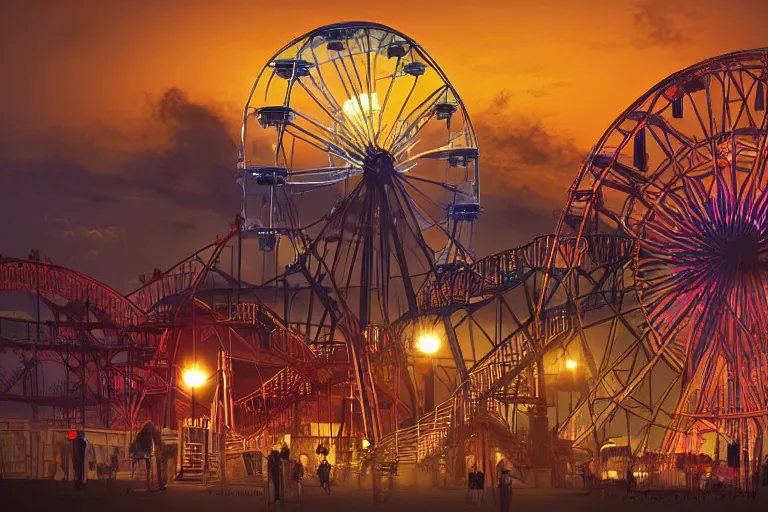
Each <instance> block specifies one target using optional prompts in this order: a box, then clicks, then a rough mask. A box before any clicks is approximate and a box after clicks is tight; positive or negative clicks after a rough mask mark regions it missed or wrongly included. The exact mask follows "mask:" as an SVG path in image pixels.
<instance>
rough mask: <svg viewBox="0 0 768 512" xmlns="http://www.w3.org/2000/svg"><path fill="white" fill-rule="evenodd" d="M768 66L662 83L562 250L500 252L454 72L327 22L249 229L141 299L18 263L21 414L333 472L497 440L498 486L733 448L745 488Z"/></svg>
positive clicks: (355, 26)
mask: <svg viewBox="0 0 768 512" xmlns="http://www.w3.org/2000/svg"><path fill="white" fill-rule="evenodd" d="M767 59H768V50H766V49H759V50H753V51H744V52H739V53H734V54H728V55H724V56H721V57H717V58H714V59H710V60H708V61H705V62H703V63H700V64H697V65H695V66H692V67H690V68H688V69H686V70H684V71H681V72H678V73H675V74H674V75H672V76H670V77H669V78H667V79H665V80H663V81H662V82H660V83H659V84H658V85H657V86H655V87H654V88H652V89H651V90H650V91H649V92H648V93H646V94H645V95H643V96H642V97H641V98H640V99H639V100H637V101H636V102H634V103H633V104H632V106H631V107H630V108H629V109H627V110H626V111H625V112H624V113H622V114H621V116H619V118H618V119H617V120H616V121H615V122H614V123H613V124H612V125H611V127H610V128H609V129H608V131H607V132H606V133H605V135H603V137H601V139H600V140H599V141H598V143H597V144H596V145H595V146H594V148H593V149H592V151H591V152H590V153H589V155H588V156H587V158H586V159H585V160H584V162H583V164H582V166H581V168H580V169H579V171H578V174H577V177H576V180H575V181H574V183H573V185H572V186H571V188H570V191H569V195H568V201H567V205H566V208H565V209H564V210H563V213H562V215H561V217H560V220H559V223H558V225H557V229H556V231H555V233H554V234H553V235H549V236H545V237H541V238H538V239H535V240H533V241H532V242H530V243H529V244H527V245H525V246H523V247H519V248H516V249H512V250H509V251H506V252H503V253H500V254H496V255H493V256H488V257H485V258H480V259H478V258H476V257H475V256H474V254H473V253H472V251H471V250H470V245H471V236H472V228H473V223H474V222H475V221H476V220H477V219H478V217H479V216H480V213H481V208H480V188H479V176H480V173H479V167H478V162H479V152H478V144H477V140H476V137H475V133H474V131H473V128H472V124H471V122H470V119H469V115H468V113H467V111H466V109H465V107H464V104H463V103H462V101H461V99H460V98H459V95H458V93H457V92H456V90H455V89H454V87H453V86H452V85H451V83H450V81H449V80H448V78H447V76H446V75H445V73H444V72H443V71H442V70H441V69H440V68H439V67H438V65H437V64H436V62H435V61H434V60H433V59H432V58H431V57H430V56H429V55H428V54H427V53H426V51H425V50H424V49H422V48H421V47H420V46H419V45H418V44H417V43H416V42H415V41H413V40H412V39H410V38H409V37H407V36H405V35H404V34H401V33H399V32H397V31H395V30H392V29H390V28H388V27H385V26H382V25H377V24H372V23H357V22H354V23H342V24H337V25H332V26H327V27H323V28H320V29H317V30H314V31H312V32H310V33H308V34H306V35H304V36H301V37H299V38H297V39H295V40H294V41H292V42H291V43H289V44H288V45H286V46H285V47H284V48H283V49H281V50H280V51H279V52H277V53H276V54H275V56H274V57H273V58H272V59H270V60H269V62H268V63H267V65H266V66H265V67H264V68H263V69H262V71H261V72H260V73H259V75H258V77H257V79H256V82H255V84H254V86H253V89H252V90H251V94H250V96H249V97H248V100H247V103H246V106H245V110H244V112H243V128H242V139H241V147H240V154H239V158H238V169H237V180H238V184H239V185H240V186H241V189H242V208H241V212H240V214H239V215H238V216H237V218H236V221H235V223H234V226H233V227H232V229H231V230H230V231H229V232H228V233H227V234H226V235H225V236H223V237H220V238H217V239H216V241H215V242H214V243H212V244H211V245H209V246H207V247H205V248H203V249H201V250H200V251H198V252H197V253H195V254H193V255H192V256H190V257H188V258H185V259H184V260H183V261H181V262H180V263H178V264H177V265H175V266H173V267H172V268H170V269H168V270H166V271H165V272H157V273H156V274H155V275H154V276H152V277H151V278H148V279H146V280H145V281H143V285H142V286H141V287H140V288H139V289H137V290H135V291H134V292H132V293H130V294H128V295H126V296H124V295H121V294H120V293H118V292H116V291H114V290H113V289H111V288H110V287H109V286H107V285H105V284H103V283H100V282H97V281H95V280H93V279H91V278H88V277H87V276H85V275H83V274H81V273H78V272H75V271H72V270H68V269H65V268H62V267H58V266H56V265H54V264H53V263H51V262H48V261H42V260H41V259H40V258H39V257H31V258H30V259H29V260H15V259H4V260H2V262H1V263H0V290H2V291H3V292H17V293H19V294H22V293H26V294H28V295H29V296H30V297H31V298H32V300H30V301H28V303H25V302H23V301H22V300H19V302H18V303H19V304H20V307H19V309H20V310H26V311H27V312H28V313H29V311H32V310H33V311H32V314H27V315H21V314H17V315H13V316H4V317H2V318H0V343H2V347H3V348H4V349H5V350H6V354H8V353H9V352H8V351H9V350H10V351H12V352H13V353H14V354H17V355H18V358H19V359H18V364H17V365H16V366H15V367H14V368H13V370H12V371H11V372H6V373H5V374H3V375H0V377H1V378H0V400H2V401H5V402H9V401H17V402H23V403H27V404H31V406H32V407H33V410H34V411H35V414H36V415H38V416H39V417H41V418H43V417H47V418H50V419H57V420H60V421H64V422H66V423H67V425H68V426H72V427H75V426H77V427H85V426H100V427H103V428H130V429H134V430H135V429H136V428H138V427H139V426H140V425H141V424H142V422H143V421H145V420H152V421H153V422H155V423H157V424H160V425H163V426H165V427H167V428H170V429H175V428H179V426H180V425H181V424H182V420H184V419H188V418H190V417H191V418H199V417H204V418H207V419H208V420H209V421H210V422H211V424H212V425H214V428H215V429H216V430H217V431H218V432H220V433H223V434H225V435H226V436H227V438H228V439H238V440H241V441H242V442H243V443H245V444H249V443H258V444H257V446H258V447H259V449H262V450H266V449H269V447H271V446H272V445H273V444H274V443H276V442H279V441H280V440H281V439H285V437H284V435H290V436H294V437H301V436H305V437H308V438H313V439H318V438H322V439H325V440H326V441H325V442H326V443H329V444H333V445H334V447H335V449H336V452H335V461H336V463H337V464H343V463H352V462H353V460H358V461H360V460H365V459H369V460H374V461H378V462H377V463H378V464H382V463H383V462H382V461H388V462H390V463H391V462H396V463H398V464H400V465H401V466H403V465H408V464H414V465H415V464H420V463H423V462H424V461H428V460H434V461H440V466H441V467H442V468H444V469H445V471H446V472H447V474H453V475H454V477H455V478H460V477H462V476H464V475H465V474H466V469H465V463H466V461H465V459H464V455H465V452H466V450H467V449H468V448H467V447H474V446H478V444H477V443H480V445H482V446H481V447H480V448H478V449H477V450H476V453H478V455H477V457H478V458H477V459H476V460H477V461H478V462H479V463H481V464H482V465H484V466H485V467H486V468H490V467H492V466H493V465H495V463H496V460H490V456H488V453H489V450H495V451H497V452H498V453H500V454H502V455H503V456H504V457H506V458H507V459H510V460H513V461H514V462H515V463H516V464H518V465H520V466H522V467H533V468H547V467H549V468H551V467H553V466H554V465H556V464H557V463H558V461H559V460H565V459H568V460H575V459H578V458H579V456H580V455H581V454H585V455H584V456H585V457H589V455H590V454H598V453H600V451H601V449H602V448H603V447H605V446H606V444H607V443H613V444H619V445H625V446H626V447H627V450H628V453H630V454H631V456H632V457H633V458H635V459H636V460H647V459H648V458H649V457H650V454H656V455H673V454H677V453H695V454H699V453H704V452H707V453H709V455H710V456H711V457H712V458H714V459H715V460H716V461H717V460H719V459H721V458H722V455H723V454H722V453H721V444H728V445H729V446H731V447H733V446H737V447H738V448H736V450H737V451H739V462H740V471H741V476H742V478H743V480H744V481H745V482H746V481H747V480H748V477H749V476H750V475H752V474H753V473H754V471H755V469H756V468H757V465H758V464H759V461H760V460H761V457H762V445H763V431H764V429H765V427H766V418H768V416H767V414H768V403H766V401H767V398H766V390H767V388H766V386H767V385H768V380H766V379H767V378H768V375H767V374H768V360H766V350H767V347H766V339H768V333H767V332H766V328H768V325H767V322H768V320H766V316H765V314H764V311H765V310H766V308H767V306H768V304H766V293H765V290H766V286H768V266H767V265H768V260H766V255H768V192H766V185H768V176H766V161H767V160H766V155H767V154H768V153H767V152H768V147H766V140H767V135H768V126H766V121H767V120H768V117H766V110H765V107H766V105H765V103H766V87H768V61H767ZM29 305H32V306H31V308H30V307H29ZM440 372H442V373H440ZM437 384H440V386H438V385H437ZM441 393H442V396H441V397H440V396H439V395H440V394H441ZM574 393H575V394H576V398H575V400H574ZM563 396H569V397H570V399H569V400H567V401H564V400H563ZM436 402H437V403H436ZM44 411H45V412H44ZM553 427H554V429H553ZM481 431H483V432H492V433H493V435H488V436H481V437H482V439H480V438H479V437H478V434H477V433H478V432H481ZM334 440H337V441H334ZM342 440H347V441H345V442H344V443H342ZM473 443H474V444H473ZM474 449H475V448H472V449H470V452H472V450H474ZM723 453H724V452H723ZM374 467H376V464H374Z"/></svg>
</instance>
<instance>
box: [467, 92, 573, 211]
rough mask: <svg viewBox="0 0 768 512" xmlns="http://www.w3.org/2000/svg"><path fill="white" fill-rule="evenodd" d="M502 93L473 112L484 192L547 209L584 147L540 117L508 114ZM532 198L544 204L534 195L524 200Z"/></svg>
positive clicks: (560, 195) (561, 193)
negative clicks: (476, 113)
mask: <svg viewBox="0 0 768 512" xmlns="http://www.w3.org/2000/svg"><path fill="white" fill-rule="evenodd" d="M507 97H508V96H507V94H506V92H502V93H500V94H499V95H498V96H497V98H496V99H495V100H494V101H493V102H492V103H491V106H490V107H489V108H488V109H487V110H486V111H483V112H480V113H479V114H478V115H477V116H475V128H476V131H477V137H478V141H479V144H480V153H481V162H480V165H481V182H482V189H483V195H484V196H488V195H499V194H505V195H506V194H510V195H513V196H515V199H516V200H517V201H520V202H522V203H525V204H529V205H538V206H537V207H539V208H542V207H544V208H545V209H546V210H547V211H551V209H552V207H554V206H557V205H562V202H563V200H564V198H565V193H566V191H567V189H568V186H569V185H570V184H571V182H572V181H573V178H574V177H575V176H576V173H577V172H578V169H579V165H580V164H581V161H582V159H583V157H584V155H585V154H586V150H584V149H580V148H577V147H576V145H575V144H574V143H573V141H572V140H570V139H568V138H567V137H564V136H562V135H560V134H558V133H556V132H553V131H552V130H551V129H550V128H548V127H546V126H545V125H544V123H543V122H542V121H541V120H540V119H536V118H531V117H527V116H523V115H517V114H514V113H512V112H510V111H509V110H508V109H507V108H506V104H507V103H506V101H507ZM489 185H490V186H489ZM533 191H537V192H536V193H534V192H533ZM532 196H536V197H538V198H543V199H544V203H545V204H546V206H543V205H542V203H541V201H539V199H536V200H534V201H530V200H528V199H527V198H528V197H532Z"/></svg>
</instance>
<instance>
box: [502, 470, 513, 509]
mask: <svg viewBox="0 0 768 512" xmlns="http://www.w3.org/2000/svg"><path fill="white" fill-rule="evenodd" d="M499 502H500V503H501V512H509V510H510V506H511V504H512V473H510V472H509V470H508V469H506V468H503V469H502V470H501V475H499Z"/></svg>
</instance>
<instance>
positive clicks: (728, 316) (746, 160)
mask: <svg viewBox="0 0 768 512" xmlns="http://www.w3.org/2000/svg"><path fill="white" fill-rule="evenodd" d="M767 58H768V50H766V49H758V50H752V51H744V52H738V53H732V54H727V55H723V56H720V57H717V58H714V59H711V60H708V61H705V62H702V63H699V64H696V65H694V66H691V67H690V68H688V69H686V70H683V71H680V72H678V73H675V74H674V75H672V76H670V77H669V78H667V79H666V80H664V81H662V82H661V83H659V84H658V85H657V86H655V87H654V88H653V89H651V90H650V91H649V92H647V93H646V94H644V95H643V96H642V97H641V98H640V99H638V100H637V101H636V102H635V103H634V104H633V105H632V106H631V107H630V108H628V109H627V110H626V111H625V112H624V113H623V114H622V115H621V116H620V117H619V118H618V119H617V120H616V121H615V122H614V123H613V125H612V126H611V127H610V128H609V130H608V131H607V132H606V133H605V135H603V137H602V138H601V139H600V141H599V142H598V144H597V145H596V146H595V147H594V149H593V150H592V152H591V153H590V155H589V157H588V158H587V159H586V160H585V162H584V163H583V165H582V167H581V169H580V171H579V174H578V177H577V178H576V181H575V182H574V183H573V185H572V187H571V189H570V193H569V200H568V204H567V206H566V208H565V210H564V212H563V214H562V217H561V220H560V224H559V226H558V235H559V239H560V240H561V245H562V244H570V245H573V242H572V240H573V239H574V238H576V239H577V240H579V241H581V242H585V243H584V244H583V245H584V250H583V251H581V252H580V254H578V255H576V256H574V257H573V259H572V260H571V261H570V262H569V264H567V265H563V266H564V267H568V271H567V275H564V274H565V272H563V271H562V270H558V269H556V268H555V267H556V266H557V265H555V263H554V258H553V260H552V263H551V267H550V273H549V275H550V279H556V278H557V279H558V280H559V282H567V283H568V286H569V287H570V290H571V296H570V297H569V299H568V300H570V301H571V302H572V306H573V307H572V310H574V311H576V313H575V314H576V316H577V317H578V322H577V323H578V331H579V332H578V333H577V336H576V337H575V340H574V345H573V346H574V347H576V348H575V349H574V351H575V352H577V353H580V354H581V356H582V358H583V360H584V362H585V365H586V366H589V368H588V372H589V374H590V384H591V385H590V391H589V392H588V393H587V394H586V395H585V396H584V398H583V400H582V401H581V402H580V404H579V405H578V406H577V407H576V408H575V409H574V411H573V413H572V414H571V415H570V417H569V420H568V421H567V422H566V423H565V424H563V425H562V427H561V430H562V431H568V432H570V435H571V437H572V438H573V439H574V440H575V442H576V443H582V442H589V441H591V440H594V441H595V442H596V443H597V444H599V443H600V442H603V441H605V439H603V438H608V437H610V436H619V435H620V436H623V437H625V438H626V439H629V445H630V446H631V447H632V449H633V450H634V451H635V452H636V453H639V452H643V451H662V452H666V453H675V452H679V451H688V452H698V451H699V450H700V449H701V446H702V443H704V442H709V443H711V444H710V446H709V448H710V449H711V450H716V451H718V452H719V445H720V444H719V443H720V440H721V439H722V440H724V441H727V442H729V443H740V445H741V447H742V449H744V450H747V449H749V450H753V451H754V450H757V451H759V450H760V446H761V445H762V442H761V440H762V436H763V431H764V429H765V427H766V417H768V416H766V414H767V413H768V403H766V398H767V396H766V390H767V389H768V387H767V386H768V357H767V356H768V344H767V340H768V320H767V317H766V314H765V312H766V308H767V307H768V299H767V297H768V294H766V291H767V290H766V286H767V285H768V220H767V219H768V176H767V175H766V169H765V167H766V150H768V146H766V141H767V136H768V124H767V123H768V117H766V110H765V107H766V105H765V102H766V87H767V85H768V84H767V82H766V81H767V80H768V67H767V61H766V59H767ZM605 236H615V237H616V240H619V239H626V238H627V237H629V238H630V239H632V240H634V251H633V253H632V255H631V256H630V257H628V258H626V259H625V260H623V261H626V264H622V265H616V266H614V267H613V268H608V267H605V266H603V267H602V268H599V269H598V268H597V267H598V265H597V264H596V263H595V261H596V258H595V257H594V255H593V254H591V252H592V248H591V247H590V242H591V241H593V240H595V238H596V237H603V238H605ZM552 254H553V255H554V254H555V252H553V253H552ZM547 300H548V299H546V298H542V300H541V302H540V304H539V311H540V314H543V312H545V311H546V310H547V309H549V308H550V307H551V306H550V305H549V304H548V303H547ZM715 447H717V448H715ZM759 457H760V455H759V454H758V453H757V452H754V453H751V454H750V459H751V460H752V461H753V462H754V461H755V459H756V458H757V459H759Z"/></svg>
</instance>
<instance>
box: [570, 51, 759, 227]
mask: <svg viewBox="0 0 768 512" xmlns="http://www.w3.org/2000/svg"><path fill="white" fill-rule="evenodd" d="M745 57H752V58H753V59H763V60H768V46H765V47H760V48H754V49H749V50H738V51H734V52H730V53H725V54H722V55H719V56H717V57H713V58H711V59H707V60H703V61H699V62H697V63H695V64H692V65H690V66H688V67H687V68H684V69H682V70H678V71H676V72H674V73H671V74H669V75H667V77H666V78H664V79H662V80H660V81H658V82H656V84H654V85H653V86H652V87H651V88H650V89H648V90H647V91H646V92H645V93H644V94H642V95H641V96H640V97H639V98H638V99H637V100H635V101H634V102H633V103H632V104H630V106H629V107H627V108H626V109H625V110H624V111H622V112H621V114H619V115H618V116H617V117H616V118H615V119H614V120H613V122H612V123H611V125H610V126H609V127H608V129H606V130H605V131H604V132H603V134H602V135H601V136H600V138H599V139H598V141H597V142H596V143H595V144H594V145H593V146H592V148H591V149H590V151H589V154H588V155H587V157H586V158H585V159H584V160H583V161H582V163H581V165H580V166H579V170H578V173H577V175H576V178H575V179H574V180H573V181H572V183H571V186H570V187H569V188H568V194H569V199H568V203H570V195H571V193H572V192H574V191H576V189H577V188H578V184H579V183H581V181H582V180H583V179H584V175H585V174H586V173H587V171H588V170H589V169H590V168H591V166H592V165H593V164H594V160H595V157H597V156H599V155H600V150H601V149H603V148H604V147H605V143H606V141H607V140H608V139H609V137H610V136H611V134H613V133H614V132H615V131H616V128H617V127H618V126H619V125H620V124H621V122H622V121H624V120H625V119H627V117H628V116H629V115H630V114H631V113H632V112H636V111H637V109H638V107H640V106H642V105H643V104H644V103H645V102H646V101H647V100H648V99H650V98H651V97H652V96H653V95H654V94H656V93H658V92H659V91H660V90H661V89H663V88H665V86H666V87H667V88H668V87H669V86H671V85H674V82H675V81H676V80H679V79H680V78H682V77H685V76H687V75H690V74H692V73H694V72H696V71H704V70H705V69H706V68H710V69H711V68H712V67H713V64H715V63H721V62H724V61H729V60H735V59H743V58H745ZM568 206H569V204H566V207H565V208H563V210H562V212H561V213H560V217H559V219H558V223H557V231H556V234H557V235H559V234H560V233H561V229H562V226H563V224H564V219H565V216H566V215H567V214H568ZM578 236H581V234H579V235H578Z"/></svg>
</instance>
